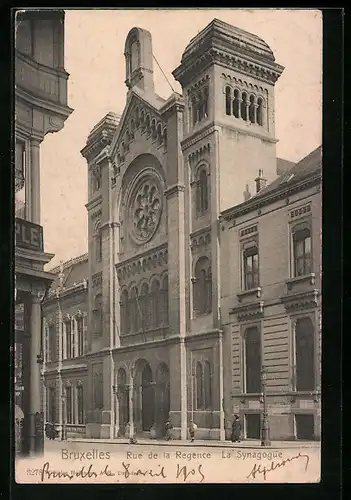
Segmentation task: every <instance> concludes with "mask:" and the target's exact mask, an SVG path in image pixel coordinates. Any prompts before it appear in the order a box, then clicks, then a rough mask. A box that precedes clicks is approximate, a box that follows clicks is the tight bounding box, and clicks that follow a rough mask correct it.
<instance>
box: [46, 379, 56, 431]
mask: <svg viewBox="0 0 351 500" xmlns="http://www.w3.org/2000/svg"><path fill="white" fill-rule="evenodd" d="M47 418H48V422H51V423H55V422H56V389H55V387H49V388H48V412H47Z"/></svg>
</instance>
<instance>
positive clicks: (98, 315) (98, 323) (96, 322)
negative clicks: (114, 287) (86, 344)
mask: <svg viewBox="0 0 351 500" xmlns="http://www.w3.org/2000/svg"><path fill="white" fill-rule="evenodd" d="M102 325H103V310H102V295H101V294H98V295H97V296H96V297H95V300H94V309H93V329H94V332H93V333H94V335H95V336H100V335H102Z"/></svg>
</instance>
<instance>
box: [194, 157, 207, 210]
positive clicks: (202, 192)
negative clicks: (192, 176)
mask: <svg viewBox="0 0 351 500" xmlns="http://www.w3.org/2000/svg"><path fill="white" fill-rule="evenodd" d="M208 199H209V189H208V175H207V171H206V168H204V167H203V168H200V169H199V170H198V175H197V182H196V211H197V213H198V214H202V213H204V212H206V211H207V210H208Z"/></svg>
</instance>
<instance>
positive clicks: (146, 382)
mask: <svg viewBox="0 0 351 500" xmlns="http://www.w3.org/2000/svg"><path fill="white" fill-rule="evenodd" d="M141 391H142V392H141V419H142V430H143V431H149V430H150V428H151V427H152V425H153V423H154V409H155V391H154V385H153V382H152V371H151V368H150V365H149V364H148V363H147V364H146V365H145V366H144V369H143V371H142V376H141Z"/></svg>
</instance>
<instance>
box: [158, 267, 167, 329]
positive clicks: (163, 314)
mask: <svg viewBox="0 0 351 500" xmlns="http://www.w3.org/2000/svg"><path fill="white" fill-rule="evenodd" d="M159 306H160V321H161V323H162V324H163V325H168V275H166V276H164V277H163V280H162V290H161V297H160V302H159Z"/></svg>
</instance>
